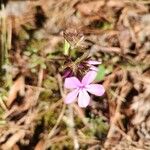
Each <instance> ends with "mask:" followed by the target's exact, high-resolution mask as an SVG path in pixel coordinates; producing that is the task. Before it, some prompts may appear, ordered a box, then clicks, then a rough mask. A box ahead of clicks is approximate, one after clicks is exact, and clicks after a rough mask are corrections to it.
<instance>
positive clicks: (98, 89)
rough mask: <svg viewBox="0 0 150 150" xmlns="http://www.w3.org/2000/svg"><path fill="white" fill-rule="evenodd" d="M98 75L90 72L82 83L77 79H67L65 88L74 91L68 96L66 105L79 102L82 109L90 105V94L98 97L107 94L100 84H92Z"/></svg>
mask: <svg viewBox="0 0 150 150" xmlns="http://www.w3.org/2000/svg"><path fill="white" fill-rule="evenodd" d="M96 74H97V73H96V72H95V71H89V72H88V73H87V74H86V75H85V76H84V77H83V79H82V81H79V80H78V78H76V77H70V78H66V79H65V83H64V87H65V88H67V89H71V90H72V91H71V92H70V93H68V95H67V96H66V98H65V103H66V104H70V103H73V102H75V101H76V100H77V101H78V105H79V106H80V107H87V106H88V105H89V103H90V96H89V94H88V92H89V93H91V94H94V95H96V96H102V95H103V94H104V92H105V89H104V87H103V86H102V85H100V84H91V83H92V81H94V79H95V77H96Z"/></svg>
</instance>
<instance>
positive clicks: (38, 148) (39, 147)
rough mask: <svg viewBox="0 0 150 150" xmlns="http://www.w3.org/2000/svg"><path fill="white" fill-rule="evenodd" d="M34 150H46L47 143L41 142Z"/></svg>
mask: <svg viewBox="0 0 150 150" xmlns="http://www.w3.org/2000/svg"><path fill="white" fill-rule="evenodd" d="M34 150H45V142H44V141H43V140H40V141H39V142H38V143H37V145H36V146H35V149H34Z"/></svg>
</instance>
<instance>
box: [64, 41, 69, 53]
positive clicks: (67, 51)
mask: <svg viewBox="0 0 150 150" xmlns="http://www.w3.org/2000/svg"><path fill="white" fill-rule="evenodd" d="M69 48H70V44H69V43H68V42H67V41H66V40H65V43H64V54H65V55H68V54H69Z"/></svg>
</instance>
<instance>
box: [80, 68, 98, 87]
mask: <svg viewBox="0 0 150 150" xmlns="http://www.w3.org/2000/svg"><path fill="white" fill-rule="evenodd" d="M96 75H97V72H96V71H89V72H88V73H87V74H86V75H85V76H84V77H83V79H82V81H81V83H82V84H83V85H88V84H90V83H91V82H93V81H94V79H95V78H96Z"/></svg>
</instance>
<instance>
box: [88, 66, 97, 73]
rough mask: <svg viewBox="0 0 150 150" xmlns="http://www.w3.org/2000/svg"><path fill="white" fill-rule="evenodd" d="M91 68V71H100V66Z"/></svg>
mask: <svg viewBox="0 0 150 150" xmlns="http://www.w3.org/2000/svg"><path fill="white" fill-rule="evenodd" d="M90 70H91V71H96V72H97V71H98V68H97V67H95V66H91V67H90Z"/></svg>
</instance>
